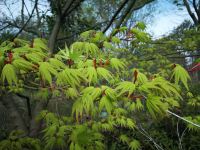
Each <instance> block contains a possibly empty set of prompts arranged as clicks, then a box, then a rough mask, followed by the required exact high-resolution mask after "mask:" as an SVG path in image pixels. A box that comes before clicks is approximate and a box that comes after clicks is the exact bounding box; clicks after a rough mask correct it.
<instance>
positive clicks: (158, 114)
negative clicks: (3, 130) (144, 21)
mask: <svg viewBox="0 0 200 150" xmlns="http://www.w3.org/2000/svg"><path fill="white" fill-rule="evenodd" d="M127 30H128V29H127V28H124V27H122V28H119V29H118V30H117V32H118V34H123V33H124V32H127ZM140 30H141V29H140V26H139V28H138V27H135V28H133V29H132V30H131V31H129V32H132V33H135V34H136V35H137V34H138V36H136V37H134V40H136V39H137V40H138V42H139V43H140V42H144V41H142V40H143V39H144V37H143V36H144V35H142V37H143V38H142V37H141V33H142V31H140ZM114 32H116V31H114ZM119 43H121V40H120V39H118V38H117V37H116V36H105V35H104V34H103V33H102V32H97V31H87V32H84V33H82V34H81V41H78V42H75V43H73V44H72V45H71V46H70V47H69V48H68V47H67V46H66V47H65V49H63V50H60V51H59V52H58V53H56V54H55V55H51V56H49V55H48V48H47V46H46V42H45V41H44V39H35V40H34V41H33V43H31V44H30V43H29V42H27V41H24V40H20V39H15V40H14V41H13V42H9V41H5V42H4V43H2V44H1V50H0V52H1V61H0V62H1V68H0V69H1V82H2V86H1V92H2V93H1V94H2V97H1V102H2V104H3V105H4V107H6V108H10V109H9V111H10V112H12V113H10V114H14V116H12V117H13V118H12V119H13V120H12V124H13V126H14V128H15V129H16V130H23V133H22V132H20V133H19V132H11V134H10V136H9V137H8V139H6V140H3V141H2V142H0V149H6V148H7V149H13V146H15V148H16V146H17V148H18V149H21V148H22V147H23V148H32V149H40V148H41V149H43V148H44V149H52V148H53V149H62V148H69V149H70V150H74V149H75V150H76V149H84V148H86V149H112V148H115V147H117V146H119V147H122V148H123V147H124V148H125V149H127V148H130V149H139V148H140V147H142V144H140V142H139V140H140V139H138V138H137V137H135V136H134V133H137V132H138V131H139V132H140V127H139V126H138V124H140V123H141V121H140V120H138V119H139V118H138V117H137V116H138V115H139V114H140V115H144V116H146V117H145V118H146V119H148V120H149V119H150V116H151V119H155V120H157V119H158V120H159V119H161V118H164V117H165V116H166V115H167V112H168V111H169V110H171V109H173V108H175V107H178V103H179V100H180V99H182V97H181V93H180V86H179V85H182V84H183V86H184V87H183V90H184V89H186V90H188V85H187V82H188V80H189V76H188V73H187V72H186V71H185V70H184V69H183V68H182V67H181V66H180V65H178V64H176V65H173V66H172V67H171V68H168V69H169V70H168V71H170V72H169V73H166V74H165V76H167V78H165V77H164V76H161V75H157V76H154V75H151V74H149V75H145V74H143V73H142V72H141V71H140V69H136V68H133V69H128V68H129V67H131V66H130V65H129V63H128V62H127V61H126V59H119V58H116V55H117V54H118V53H119V52H120V51H121V50H124V48H123V47H121V46H120V44H119ZM121 44H122V43H121ZM117 45H119V46H117ZM131 68H132V67H131ZM169 76H171V82H170V81H168V77H169ZM11 93H12V94H13V95H18V96H19V97H22V98H23V99H24V100H25V102H26V103H25V102H21V103H22V104H26V105H27V107H26V110H23V111H19V110H18V107H17V105H16V104H15V102H16V101H17V100H16V99H15V98H13V96H12V95H11ZM30 95H33V96H31V97H30ZM7 96H9V98H8V97H7ZM34 99H35V100H34ZM59 100H61V101H59ZM69 101H71V102H72V107H71V108H68V109H69V111H68V112H66V111H65V107H63V106H64V105H63V102H69ZM18 103H19V102H18ZM59 104H60V105H59ZM52 105H53V108H51V106H52ZM42 106H44V107H42ZM42 109H43V110H42ZM50 110H51V111H50ZM169 112H170V111H169ZM21 113H23V114H24V115H22V114H21ZM63 113H64V114H65V115H62V114H63ZM41 120H43V121H42V122H41ZM36 124H37V125H38V124H39V125H38V126H36ZM35 128H37V130H36V129H35ZM33 131H34V132H36V131H37V132H36V133H37V134H34V135H35V136H34V137H35V138H29V136H30V137H32V136H33V134H32V133H33ZM41 131H42V132H41ZM39 133H40V136H39ZM130 133H131V134H130ZM24 135H26V136H25V138H24ZM21 136H23V138H20V137H21ZM27 136H28V137H27ZM41 136H42V137H43V138H42V139H41V138H40V137H41ZM36 138H37V139H36ZM67 141H68V142H67ZM141 142H142V141H141ZM27 143H31V144H27ZM94 143H95V144H94Z"/></svg>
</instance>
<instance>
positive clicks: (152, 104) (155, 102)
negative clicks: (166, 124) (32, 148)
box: [146, 95, 168, 119]
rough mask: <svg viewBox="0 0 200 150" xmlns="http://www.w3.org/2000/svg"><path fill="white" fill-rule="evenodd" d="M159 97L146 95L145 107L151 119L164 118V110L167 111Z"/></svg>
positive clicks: (166, 106) (165, 104) (165, 105)
mask: <svg viewBox="0 0 200 150" xmlns="http://www.w3.org/2000/svg"><path fill="white" fill-rule="evenodd" d="M161 99H162V98H161V97H158V96H154V95H148V97H147V99H146V106H147V109H148V111H149V113H150V114H151V116H152V117H153V118H155V119H156V118H157V117H158V116H161V117H162V116H164V115H165V114H166V110H167V109H168V104H167V103H164V102H162V101H161Z"/></svg>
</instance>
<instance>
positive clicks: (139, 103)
mask: <svg viewBox="0 0 200 150" xmlns="http://www.w3.org/2000/svg"><path fill="white" fill-rule="evenodd" d="M135 108H136V109H137V110H142V109H144V106H143V105H142V102H141V99H139V98H137V99H136V103H135Z"/></svg>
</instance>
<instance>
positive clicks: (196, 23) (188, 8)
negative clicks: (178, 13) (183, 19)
mask: <svg viewBox="0 0 200 150" xmlns="http://www.w3.org/2000/svg"><path fill="white" fill-rule="evenodd" d="M183 3H184V5H185V7H186V9H187V11H188V13H189V15H190V17H191V18H192V20H193V22H194V24H195V25H196V26H197V25H198V19H197V18H196V16H195V14H194V13H193V12H192V10H191V8H190V5H189V3H188V1H187V0H183Z"/></svg>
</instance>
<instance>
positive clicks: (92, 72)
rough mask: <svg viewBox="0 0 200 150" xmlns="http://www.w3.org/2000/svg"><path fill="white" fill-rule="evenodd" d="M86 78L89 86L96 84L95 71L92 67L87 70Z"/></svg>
mask: <svg viewBox="0 0 200 150" xmlns="http://www.w3.org/2000/svg"><path fill="white" fill-rule="evenodd" d="M86 78H87V79H88V81H89V84H90V83H91V82H93V83H96V82H97V71H96V69H95V68H94V67H88V68H87V73H86Z"/></svg>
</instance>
